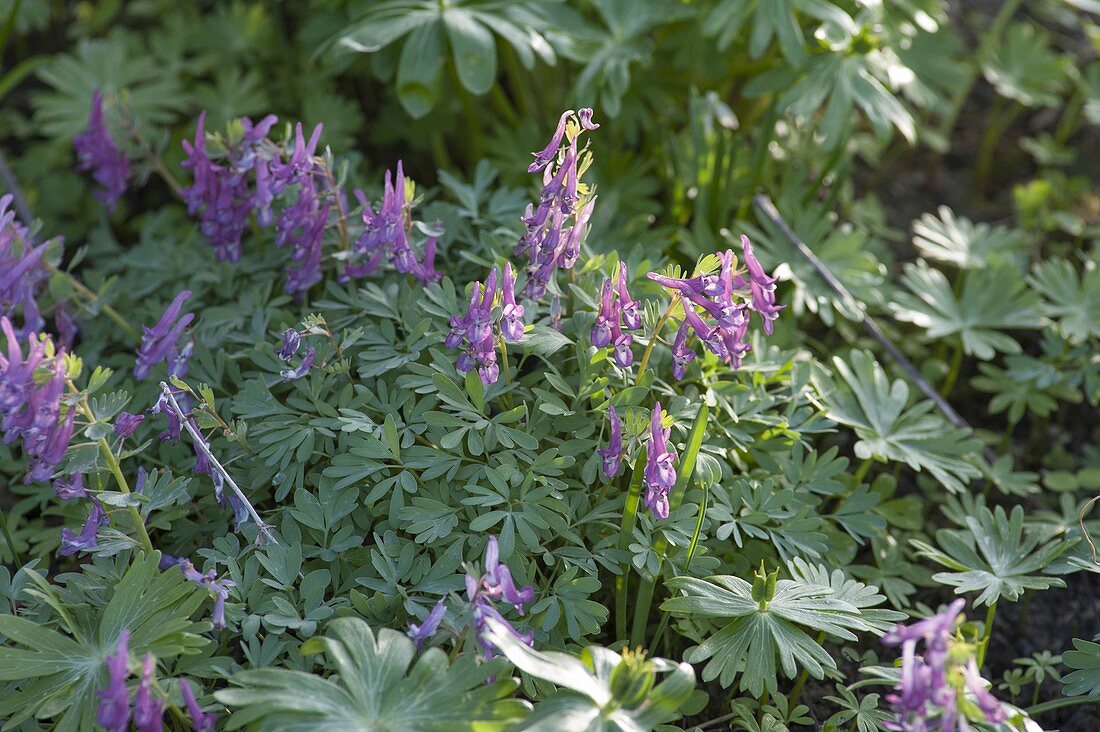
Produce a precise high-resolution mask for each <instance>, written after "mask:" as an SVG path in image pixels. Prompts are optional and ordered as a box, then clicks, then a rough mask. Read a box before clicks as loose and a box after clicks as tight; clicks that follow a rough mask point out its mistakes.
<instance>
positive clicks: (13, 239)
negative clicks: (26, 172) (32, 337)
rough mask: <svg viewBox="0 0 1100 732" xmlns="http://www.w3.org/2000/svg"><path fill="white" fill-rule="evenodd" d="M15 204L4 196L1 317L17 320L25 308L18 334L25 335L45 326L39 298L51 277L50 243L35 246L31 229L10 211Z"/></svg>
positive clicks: (0, 219)
mask: <svg viewBox="0 0 1100 732" xmlns="http://www.w3.org/2000/svg"><path fill="white" fill-rule="evenodd" d="M11 202H12V195H11V194H10V193H8V194H5V195H3V196H0V317H8V318H12V319H14V317H15V313H16V310H18V309H20V308H21V309H22V314H23V327H22V328H21V329H18V330H16V331H15V332H16V333H18V334H19V335H20V336H25V335H27V334H29V333H31V332H32V331H37V330H40V329H41V328H42V326H43V325H44V324H45V321H44V320H43V319H42V315H41V311H40V310H39V307H38V301H37V299H36V298H37V295H38V292H39V291H40V290H41V289H42V286H43V285H44V284H45V282H46V279H47V278H48V277H49V270H48V269H47V267H46V264H45V262H43V261H42V255H43V254H44V253H45V251H46V246H47V243H43V244H39V245H38V246H34V242H33V241H31V239H30V232H29V231H28V230H27V227H26V226H24V225H23V224H21V223H20V222H19V221H18V220H17V219H16V218H15V212H14V211H9V210H8V206H9V205H11ZM13 328H14V324H13Z"/></svg>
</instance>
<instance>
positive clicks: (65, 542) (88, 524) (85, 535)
mask: <svg viewBox="0 0 1100 732" xmlns="http://www.w3.org/2000/svg"><path fill="white" fill-rule="evenodd" d="M107 523H110V519H108V518H107V514H106V512H104V510H103V508H102V506H100V505H99V502H98V501H96V502H94V503H93V504H92V510H91V512H90V513H89V514H88V518H86V519H85V520H84V526H83V528H81V530H80V533H79V534H74V533H73V531H72V529H69V528H64V529H61V548H60V549H58V550H57V555H58V556H59V557H70V556H72V555H73V554H76V553H77V552H86V551H88V550H89V549H95V548H96V546H98V543H97V541H96V532H97V531H99V527H100V526H102V525H103V524H107Z"/></svg>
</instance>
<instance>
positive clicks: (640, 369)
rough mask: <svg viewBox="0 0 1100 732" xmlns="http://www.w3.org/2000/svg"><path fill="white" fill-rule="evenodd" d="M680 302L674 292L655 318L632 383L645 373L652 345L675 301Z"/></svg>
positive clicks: (640, 378)
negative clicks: (654, 323)
mask: <svg viewBox="0 0 1100 732" xmlns="http://www.w3.org/2000/svg"><path fill="white" fill-rule="evenodd" d="M678 302H680V296H679V295H678V294H675V295H673V296H672V299H671V300H669V303H668V307H667V308H665V311H664V312H663V313H661V317H660V318H658V319H657V325H655V326H654V327H653V337H652V338H650V339H649V343H648V344H646V347H645V351H644V352H643V353H642V360H641V362H639V364H638V376H637V377H636V378H635V379H634V383H637V382H639V381H641V380H642V375H643V374H645V370H646V366H648V365H649V357H650V355H651V354H652V353H653V346H655V345H656V344H657V340H658V338H659V337H660V335H661V329H662V328H664V327H665V323H667V322H668V319H669V318H670V317H672V309H673V308H674V307H675V306H676V303H678Z"/></svg>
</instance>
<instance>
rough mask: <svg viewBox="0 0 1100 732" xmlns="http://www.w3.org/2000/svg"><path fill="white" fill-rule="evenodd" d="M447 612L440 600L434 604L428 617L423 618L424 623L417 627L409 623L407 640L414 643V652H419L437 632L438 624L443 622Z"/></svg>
mask: <svg viewBox="0 0 1100 732" xmlns="http://www.w3.org/2000/svg"><path fill="white" fill-rule="evenodd" d="M446 612H447V607H446V605H444V604H443V600H440V601H439V602H437V603H436V604H435V607H433V608H432V609H431V612H429V613H428V616H427V617H426V618H424V622H422V623H420V624H419V625H417V624H416V623H409V638H411V639H413V640H414V641H416V650H418V651H419V650H421V649H422V648H423V646H424V643H425V641H427V640H428V639H430V638H431V637H432V636H433V635H435V632H436V631H437V630H439V624H440V623H442V622H443V616H444V615H445V614H446Z"/></svg>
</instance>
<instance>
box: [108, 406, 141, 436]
mask: <svg viewBox="0 0 1100 732" xmlns="http://www.w3.org/2000/svg"><path fill="white" fill-rule="evenodd" d="M144 421H145V415H144V414H130V413H129V412H119V413H118V416H117V417H115V437H121V438H122V439H124V440H125V439H126V438H128V437H130V436H131V435H133V434H134V431H135V430H136V429H137V428H138V425H139V424H141V423H142V422H144Z"/></svg>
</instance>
